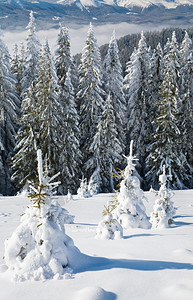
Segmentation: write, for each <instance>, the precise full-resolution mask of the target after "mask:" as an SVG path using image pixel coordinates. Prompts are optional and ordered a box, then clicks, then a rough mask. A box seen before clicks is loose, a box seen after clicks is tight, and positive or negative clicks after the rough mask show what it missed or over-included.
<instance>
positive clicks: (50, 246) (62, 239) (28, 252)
mask: <svg viewBox="0 0 193 300" xmlns="http://www.w3.org/2000/svg"><path fill="white" fill-rule="evenodd" d="M37 158H38V175H39V183H38V184H37V185H36V186H33V185H31V189H32V191H33V193H32V195H31V196H30V198H31V200H32V204H31V205H29V206H28V207H27V209H26V211H25V213H24V214H23V216H22V217H21V224H20V225H19V226H18V227H17V228H16V229H15V231H14V232H13V234H12V236H11V237H10V238H9V239H8V240H6V241H5V255H4V257H5V262H6V265H7V267H8V272H10V273H11V276H12V278H13V279H14V280H16V281H23V280H45V279H51V278H56V279H57V278H63V275H64V274H65V272H66V271H67V270H68V266H69V255H70V252H71V251H73V253H76V252H77V249H76V247H75V246H74V244H73V241H72V239H71V238H70V237H68V236H67V235H66V233H65V227H64V223H65V221H66V219H68V215H67V212H66V210H65V209H63V208H62V207H61V206H60V205H59V204H58V203H56V204H55V203H53V202H52V195H53V189H54V188H56V187H57V186H58V184H59V182H52V181H53V180H54V179H55V178H56V177H57V175H58V174H56V175H55V176H53V177H52V178H47V177H44V174H43V167H42V156H41V151H40V150H38V152H37Z"/></svg>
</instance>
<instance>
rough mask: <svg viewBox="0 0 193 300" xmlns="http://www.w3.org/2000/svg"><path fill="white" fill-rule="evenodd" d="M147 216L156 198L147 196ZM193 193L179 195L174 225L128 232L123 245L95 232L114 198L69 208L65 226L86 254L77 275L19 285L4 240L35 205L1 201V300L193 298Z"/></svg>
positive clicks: (76, 267)
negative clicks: (7, 264) (7, 265)
mask: <svg viewBox="0 0 193 300" xmlns="http://www.w3.org/2000/svg"><path fill="white" fill-rule="evenodd" d="M146 197H147V198H148V200H149V201H148V202H147V203H145V206H146V209H147V215H148V216H150V213H151V211H152V208H153V205H154V201H155V195H154V194H151V193H146ZM192 198H193V190H186V191H175V196H174V198H173V201H174V206H175V207H176V208H177V212H176V216H175V217H174V223H173V225H171V227H170V228H167V229H162V230H158V229H157V230H155V229H154V230H152V229H130V230H124V232H123V239H121V240H97V239H95V231H96V227H97V224H98V223H99V221H101V219H102V210H103V208H104V205H105V204H106V202H107V201H108V200H111V199H112V194H99V195H97V196H94V197H92V198H87V199H78V198H77V196H75V197H74V200H71V201H70V202H68V203H67V204H65V202H66V197H65V196H62V197H59V198H58V201H59V203H60V204H61V205H62V206H63V207H65V208H66V209H67V210H68V211H69V213H70V214H71V215H74V216H75V219H74V223H73V224H67V225H65V228H66V233H67V234H68V235H69V236H70V237H71V238H72V239H73V241H74V243H75V245H76V246H77V247H78V248H79V249H80V251H81V254H80V255H79V259H78V260H73V257H72V258H71V267H72V269H73V270H74V272H73V273H72V274H68V276H66V279H62V280H47V281H45V282H44V283H43V284H42V282H29V281H26V282H20V283H17V284H13V283H12V282H11V281H10V278H9V277H8V275H7V274H6V273H4V272H3V270H4V267H3V266H2V265H3V264H4V261H3V259H2V257H3V255H4V241H5V240H6V239H7V238H9V237H10V236H11V234H12V232H13V230H14V229H15V228H16V227H17V226H18V225H19V219H20V215H21V214H22V213H23V212H24V210H25V208H26V206H27V205H28V203H29V199H27V198H25V197H1V198H0V206H1V212H0V270H1V272H2V273H0V290H1V292H0V298H1V300H32V299H36V298H37V299H39V300H52V299H57V300H63V299H68V300H83V299H84V300H115V299H117V300H140V299H141V300H142V299H143V300H149V299H156V300H174V299H175V300H182V299H192V295H193V243H192V236H193V202H192Z"/></svg>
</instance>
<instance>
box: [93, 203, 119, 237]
mask: <svg viewBox="0 0 193 300" xmlns="http://www.w3.org/2000/svg"><path fill="white" fill-rule="evenodd" d="M113 209H114V207H113V206H112V205H111V204H110V203H108V204H107V206H105V209H104V210H103V216H104V218H103V220H102V221H101V222H100V223H99V224H98V226H97V229H96V236H95V238H96V239H107V240H114V239H120V238H122V237H123V228H122V226H121V225H120V224H119V222H118V221H117V220H116V219H114V218H113V215H112V211H113Z"/></svg>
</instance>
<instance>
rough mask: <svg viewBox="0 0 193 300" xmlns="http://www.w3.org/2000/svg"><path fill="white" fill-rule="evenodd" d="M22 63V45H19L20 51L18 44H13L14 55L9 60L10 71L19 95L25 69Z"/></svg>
mask: <svg viewBox="0 0 193 300" xmlns="http://www.w3.org/2000/svg"><path fill="white" fill-rule="evenodd" d="M24 65H25V63H24V46H23V45H21V49H20V53H19V50H18V45H17V44H16V45H15V48H14V55H13V58H12V61H11V72H12V74H13V75H14V76H15V78H16V80H17V82H16V91H17V94H18V95H19V96H21V92H22V84H21V82H22V78H23V73H24V70H25V66H24Z"/></svg>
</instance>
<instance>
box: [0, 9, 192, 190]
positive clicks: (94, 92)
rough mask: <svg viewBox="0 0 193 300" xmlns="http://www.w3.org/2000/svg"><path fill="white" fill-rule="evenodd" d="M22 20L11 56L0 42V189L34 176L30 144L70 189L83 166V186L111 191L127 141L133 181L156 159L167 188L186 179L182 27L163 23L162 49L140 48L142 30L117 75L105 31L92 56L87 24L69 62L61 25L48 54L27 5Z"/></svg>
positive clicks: (152, 180) (188, 89) (187, 98)
mask: <svg viewBox="0 0 193 300" xmlns="http://www.w3.org/2000/svg"><path fill="white" fill-rule="evenodd" d="M27 29H28V35H27V38H26V47H24V46H23V45H22V46H21V47H20V50H18V49H19V47H17V46H16V48H15V52H14V55H13V58H12V60H11V57H10V55H9V52H8V49H7V48H6V46H5V45H4V43H3V42H2V41H0V90H1V93H0V104H1V105H0V110H1V122H0V132H1V135H0V139H1V140H0V146H1V148H0V149H1V152H0V165H1V172H0V177H1V183H0V193H3V194H10V193H14V192H15V190H16V188H17V189H20V188H22V187H23V186H25V187H27V184H28V181H29V180H31V181H33V180H35V170H36V165H37V162H36V159H35V157H36V151H37V149H38V148H41V149H42V155H43V159H44V161H45V162H46V172H47V175H48V176H52V175H53V174H54V173H55V172H56V170H57V171H60V180H61V186H60V188H59V189H58V192H60V193H64V194H67V192H68V190H69V191H70V192H72V193H74V192H76V190H77V188H78V186H79V179H80V178H82V176H83V175H84V176H85V178H87V180H88V183H89V185H90V189H93V193H97V192H112V191H113V189H114V188H116V183H117V182H116V176H114V175H115V174H116V173H117V170H118V168H122V167H123V166H124V160H123V159H122V158H123V156H122V154H125V155H126V156H127V155H128V153H129V145H130V141H131V140H134V145H133V147H134V151H135V153H138V157H137V158H138V161H137V164H136V170H137V173H138V177H139V178H140V180H141V184H142V187H143V189H149V188H150V186H151V185H152V186H153V187H154V188H158V186H159V175H160V174H162V173H163V165H165V168H166V173H167V174H169V175H172V180H170V181H169V185H170V187H171V188H179V189H181V188H185V187H187V188H190V187H192V186H193V182H192V179H191V178H192V171H193V153H192V151H193V150H192V149H193V145H192V138H191V130H192V126H193V118H192V115H193V84H192V70H193V59H192V41H191V40H190V38H189V36H188V33H186V34H185V36H184V39H183V41H182V43H180V44H179V43H178V42H177V39H176V36H175V32H173V35H172V38H171V40H170V39H168V41H167V43H166V44H165V47H164V49H162V47H161V45H160V44H158V45H157V47H156V48H155V49H150V47H148V45H147V43H146V38H145V35H144V34H143V33H142V34H141V37H140V40H139V43H138V46H137V47H136V48H135V49H134V51H133V53H132V55H131V57H130V61H129V62H128V64H127V69H126V76H125V78H123V72H122V66H121V64H120V60H119V49H118V46H117V41H116V38H115V33H113V35H112V38H111V40H110V43H109V48H108V50H107V53H106V57H105V59H104V61H103V62H102V61H101V55H100V51H99V48H98V45H97V41H96V37H95V34H94V30H93V26H92V24H91V25H90V27H89V30H88V34H87V39H86V45H85V47H84V49H83V51H82V57H81V62H80V65H79V67H77V66H76V64H75V63H74V61H73V58H72V56H71V52H70V37H69V33H68V29H67V28H66V27H65V26H61V27H60V29H59V34H58V40H57V49H56V52H55V57H53V56H52V54H51V51H50V47H49V44H48V42H46V43H45V44H44V45H41V44H40V42H39V40H38V38H37V33H36V28H35V20H34V16H33V12H31V13H30V21H29V24H28V26H27ZM11 165H12V169H11ZM13 184H14V185H15V187H16V188H15V190H14V185H13Z"/></svg>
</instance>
